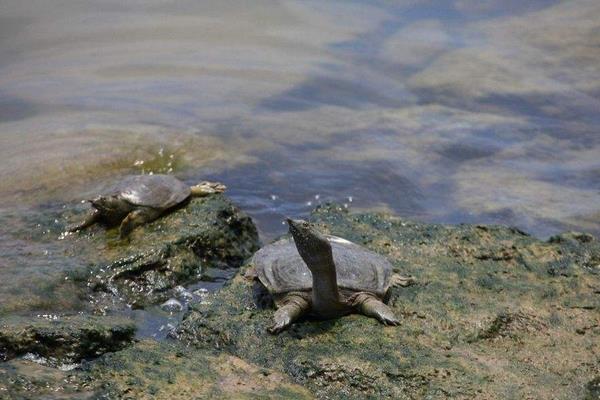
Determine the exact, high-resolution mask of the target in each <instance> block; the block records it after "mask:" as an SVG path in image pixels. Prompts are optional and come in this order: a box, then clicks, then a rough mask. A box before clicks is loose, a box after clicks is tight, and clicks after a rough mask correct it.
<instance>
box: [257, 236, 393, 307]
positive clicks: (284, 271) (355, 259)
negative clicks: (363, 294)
mask: <svg viewBox="0 0 600 400" xmlns="http://www.w3.org/2000/svg"><path fill="white" fill-rule="evenodd" d="M326 237H327V240H329V243H330V244H331V248H332V252H333V260H334V263H335V266H336V272H337V281H338V287H340V288H342V289H349V290H352V291H368V292H371V293H374V294H376V295H378V296H380V297H383V296H384V295H385V293H386V292H387V290H388V288H389V286H390V278H391V276H392V272H393V270H392V265H391V264H390V262H389V261H388V260H387V259H386V258H385V257H383V256H381V255H379V254H377V253H374V252H372V251H370V250H367V249H365V248H364V247H362V246H359V245H357V244H355V243H352V242H349V241H348V240H346V239H342V238H339V237H336V236H329V235H327V236H326ZM251 262H252V264H253V265H254V268H255V270H256V275H257V277H258V279H259V280H260V282H261V283H262V284H263V285H264V286H265V287H266V288H267V290H268V291H269V292H270V293H272V294H280V293H286V292H290V291H299V290H301V291H304V290H311V289H312V275H311V272H310V270H309V269H308V267H307V266H306V264H305V263H304V261H303V260H302V258H301V257H300V254H298V250H297V249H296V245H295V243H294V240H293V239H292V238H284V239H280V240H278V241H276V242H274V243H272V244H270V245H267V246H265V247H263V248H262V249H260V250H259V251H257V252H256V254H255V255H254V257H253V258H252V261H251Z"/></svg>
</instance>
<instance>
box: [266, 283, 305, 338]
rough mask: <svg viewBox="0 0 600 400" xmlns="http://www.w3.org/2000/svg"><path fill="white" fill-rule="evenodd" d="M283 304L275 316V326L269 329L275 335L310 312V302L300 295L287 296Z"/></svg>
mask: <svg viewBox="0 0 600 400" xmlns="http://www.w3.org/2000/svg"><path fill="white" fill-rule="evenodd" d="M282 302H283V305H282V306H281V307H279V308H278V309H277V310H276V311H275V314H274V315H273V325H271V326H270V327H269V328H268V329H267V330H268V331H269V333H272V334H274V335H275V334H278V333H279V332H281V331H282V330H284V329H286V328H287V327H289V326H290V325H291V324H292V323H293V322H294V321H296V320H298V318H300V317H301V316H302V315H304V314H306V313H307V312H308V310H310V302H309V301H308V300H307V299H306V298H305V297H304V296H302V295H300V294H293V293H290V294H287V295H286V296H285V298H284V299H283V301H282Z"/></svg>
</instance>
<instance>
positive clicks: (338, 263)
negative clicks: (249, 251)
mask: <svg viewBox="0 0 600 400" xmlns="http://www.w3.org/2000/svg"><path fill="white" fill-rule="evenodd" d="M287 222H288V225H289V231H290V233H291V236H292V237H291V238H284V239H280V240H278V241H276V242H274V243H272V244H270V245H268V246H265V247H263V248H262V249H260V250H259V251H258V252H256V254H255V255H254V256H253V258H252V260H251V264H252V266H251V268H250V269H249V270H248V274H247V276H249V277H252V278H253V279H255V280H256V283H257V289H258V293H259V294H261V292H262V294H264V290H265V289H266V291H268V294H270V296H271V297H272V299H273V301H274V303H275V306H276V307H277V310H276V311H275V314H274V317H273V325H272V326H271V327H270V328H269V332H271V333H279V332H281V331H282V330H283V329H285V328H287V327H288V326H290V325H291V324H292V323H293V322H294V321H296V320H297V319H299V318H300V317H302V316H304V315H309V316H313V317H315V318H318V319H330V318H336V317H339V316H342V315H346V314H350V313H360V314H364V315H366V316H368V317H372V318H376V319H377V320H379V321H380V322H381V323H382V324H384V325H398V324H399V323H400V321H399V320H398V318H397V317H396V316H395V315H394V312H393V311H392V309H391V308H390V307H388V306H387V305H386V304H385V303H384V299H385V298H386V294H387V292H388V289H389V288H390V287H391V286H396V285H399V286H407V285H409V284H410V283H411V282H412V278H405V277H402V276H399V275H395V274H394V273H393V269H392V265H391V264H390V262H389V261H388V260H387V259H386V258H385V257H383V256H381V255H379V254H377V253H374V252H372V251H370V250H367V249H365V248H364V247H362V246H359V245H357V244H355V243H352V242H350V241H348V240H346V239H342V238H340V237H337V236H330V235H324V234H321V233H319V232H318V231H317V230H316V229H315V228H314V226H313V225H311V224H310V223H308V222H306V221H302V220H291V219H288V220H287Z"/></svg>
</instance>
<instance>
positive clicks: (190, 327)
mask: <svg viewBox="0 0 600 400" xmlns="http://www.w3.org/2000/svg"><path fill="white" fill-rule="evenodd" d="M312 220H313V221H314V222H315V223H316V224H317V225H318V226H319V227H320V228H321V230H322V231H323V232H325V233H328V234H333V235H336V236H341V237H344V238H346V239H348V240H351V241H354V242H356V243H358V244H361V245H364V246H366V247H368V248H370V249H371V250H373V251H376V252H379V253H381V254H383V255H385V256H387V257H388V258H389V260H390V261H391V262H392V264H393V265H394V269H395V271H396V272H399V273H401V274H403V275H412V276H414V277H415V278H416V282H417V283H416V284H415V285H413V286H410V287H407V288H394V289H392V290H391V298H390V301H389V304H390V306H391V307H392V308H393V309H394V311H395V313H396V314H397V315H400V316H402V320H401V326H399V327H383V326H381V325H380V324H379V323H378V322H377V321H375V320H372V319H369V318H365V317H363V316H360V315H351V316H347V317H343V318H339V319H335V320H329V321H313V320H305V321H304V322H299V323H297V324H295V325H294V326H293V327H291V329H290V330H289V331H286V332H283V333H282V334H280V335H278V336H272V335H269V334H268V333H266V328H267V327H268V326H269V322H270V318H271V316H272V312H273V311H272V310H270V309H261V308H260V307H258V306H257V304H256V302H255V299H254V297H253V292H252V282H250V281H249V280H247V279H245V278H244V277H243V276H242V275H239V276H237V277H236V278H235V279H234V280H233V281H232V282H231V283H230V284H229V285H228V286H226V287H225V288H224V289H222V290H221V292H219V293H216V294H215V295H213V296H212V297H211V298H210V299H209V300H210V301H207V302H206V303H205V304H201V305H195V306H194V307H193V308H192V309H191V311H190V312H189V313H188V315H187V316H186V318H185V320H184V322H183V324H182V326H181V327H180V330H179V335H178V336H179V339H181V340H182V341H184V342H185V343H188V344H192V345H194V346H195V347H196V348H201V349H219V350H221V351H225V352H226V353H228V354H231V355H234V356H236V357H239V358H241V359H243V360H245V361H247V362H251V363H254V364H257V365H259V366H263V367H267V366H268V367H269V368H272V369H274V370H276V371H279V372H281V373H285V374H287V375H288V376H289V377H291V378H292V379H293V380H294V381H295V382H297V383H299V384H302V385H304V386H305V387H306V388H308V389H309V390H310V391H311V392H312V394H313V395H315V396H317V397H322V398H332V399H345V398H356V399H359V398H360V399H362V398H400V399H402V398H407V399H420V398H429V399H436V398H440V399H442V398H497V399H511V398H512V399H520V398H528V397H530V398H557V399H573V398H583V397H584V396H588V395H590V393H594V391H595V390H596V386H597V385H596V384H595V383H594V382H596V379H597V377H598V376H600V356H599V355H600V340H599V338H600V325H599V323H598V317H599V316H600V313H599V310H600V295H599V293H600V245H599V244H598V241H597V240H596V239H594V238H593V237H591V236H589V235H581V234H564V235H562V237H563V239H560V240H557V239H556V238H554V239H552V240H549V241H541V240H538V239H536V238H534V237H531V236H529V235H527V234H525V233H523V232H521V231H519V230H517V229H514V228H509V227H502V226H483V225H457V226H447V225H434V224H422V223H414V222H409V221H405V220H402V219H399V218H397V217H394V216H390V215H385V214H374V213H366V214H348V213H347V212H346V211H344V210H343V208H342V207H338V206H336V205H329V206H325V207H321V208H319V209H317V210H316V211H315V212H314V213H313V215H312Z"/></svg>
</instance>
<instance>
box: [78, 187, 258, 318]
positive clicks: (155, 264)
mask: <svg viewBox="0 0 600 400" xmlns="http://www.w3.org/2000/svg"><path fill="white" fill-rule="evenodd" d="M68 239H69V240H72V251H73V254H74V255H75V256H77V257H80V258H83V259H84V260H86V262H88V263H89V264H90V265H91V267H90V269H89V270H85V271H83V270H81V269H80V270H77V271H76V272H73V273H72V274H71V278H72V279H73V280H74V281H76V282H79V283H82V284H84V285H87V286H88V287H89V288H90V289H91V290H92V292H93V293H100V294H102V293H109V294H111V295H116V296H117V297H118V298H120V299H122V300H123V301H125V302H127V303H128V304H130V305H132V306H133V307H134V308H141V307H144V306H146V305H148V304H156V303H159V302H162V301H164V300H166V299H167V298H169V297H170V296H171V294H172V293H171V292H172V289H173V288H174V287H176V286H178V285H181V284H185V283H189V282H192V281H196V280H200V279H202V277H203V276H204V274H205V273H206V272H207V271H208V270H209V269H211V268H221V269H222V268H237V267H239V266H240V265H241V264H242V262H243V261H244V260H245V259H246V258H248V257H249V256H250V255H251V254H253V252H254V251H256V249H257V248H258V243H259V242H258V234H257V231H256V227H255V226H254V224H253V222H252V220H251V219H250V218H249V217H248V216H247V215H246V214H244V213H243V212H242V211H240V210H239V209H238V208H237V207H236V206H234V205H233V204H232V203H231V202H230V201H229V200H228V199H227V198H226V197H225V196H223V195H220V194H217V195H211V196H209V197H205V198H196V199H192V200H191V201H190V202H189V203H188V204H186V205H185V206H184V207H181V208H179V209H177V210H175V211H174V212H171V213H169V214H167V215H165V216H163V217H161V218H160V219H158V220H157V221H154V222H152V223H150V224H148V225H145V226H143V227H141V228H138V229H136V230H135V231H134V232H132V233H131V235H130V240H128V241H123V240H118V238H117V232H116V229H109V230H106V229H105V228H104V227H93V228H92V229H90V231H89V232H84V233H78V234H75V235H69V237H68ZM95 297H96V298H98V297H99V296H95Z"/></svg>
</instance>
